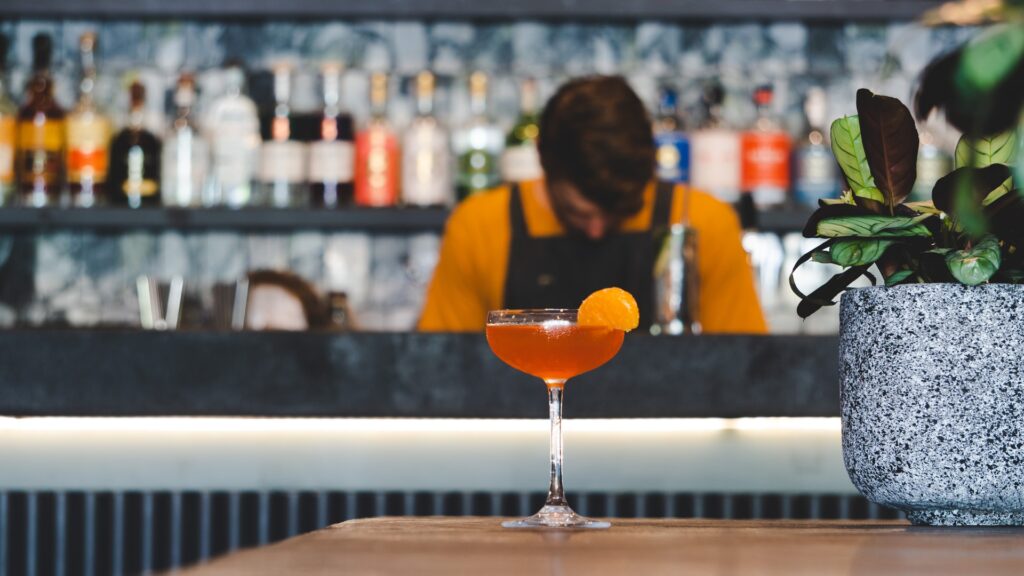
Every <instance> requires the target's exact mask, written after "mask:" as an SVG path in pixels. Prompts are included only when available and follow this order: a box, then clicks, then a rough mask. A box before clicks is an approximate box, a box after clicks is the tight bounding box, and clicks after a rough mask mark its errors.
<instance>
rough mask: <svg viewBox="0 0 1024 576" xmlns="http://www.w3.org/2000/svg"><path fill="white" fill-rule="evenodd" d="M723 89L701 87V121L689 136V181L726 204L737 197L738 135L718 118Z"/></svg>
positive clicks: (734, 200)
mask: <svg viewBox="0 0 1024 576" xmlns="http://www.w3.org/2000/svg"><path fill="white" fill-rule="evenodd" d="M724 101H725V90H724V89H723V88H722V85H721V84H718V83H711V84H709V85H708V86H706V87H705V89H704V94H703V98H702V103H703V106H704V120H703V122H702V123H701V126H700V128H699V129H698V130H696V131H695V132H694V133H693V134H692V135H691V137H690V157H691V161H690V181H691V183H692V184H693V187H694V188H697V189H700V190H704V191H706V192H709V193H711V194H712V195H714V196H715V197H716V198H718V199H719V200H721V201H723V202H728V203H729V204H733V203H735V202H736V201H737V200H739V197H740V135H739V133H738V132H736V131H735V130H733V129H732V128H731V127H729V126H728V125H727V124H726V123H725V121H724V120H723V118H722V104H723V102H724Z"/></svg>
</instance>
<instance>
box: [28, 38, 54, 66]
mask: <svg viewBox="0 0 1024 576" xmlns="http://www.w3.org/2000/svg"><path fill="white" fill-rule="evenodd" d="M52 56H53V39H51V38H50V35H49V34H46V33H45V32H40V33H38V34H36V35H35V36H33V37H32V66H33V68H34V69H36V70H40V69H43V68H47V67H49V66H50V58H51V57H52Z"/></svg>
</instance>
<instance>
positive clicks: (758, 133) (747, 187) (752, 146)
mask: <svg viewBox="0 0 1024 576" xmlns="http://www.w3.org/2000/svg"><path fill="white" fill-rule="evenodd" d="M772 97H773V92H772V87H771V86H761V87H759V88H758V89H757V90H755V91H754V104H755V105H757V121H756V122H755V124H754V128H753V129H752V130H749V131H747V132H744V133H743V137H742V139H741V143H740V163H741V168H740V174H741V178H740V185H741V188H742V190H743V191H744V192H746V193H749V194H751V195H752V196H753V200H754V203H755V204H757V206H758V207H760V208H768V207H773V206H779V205H781V204H785V203H786V198H787V195H788V193H789V187H790V172H789V160H790V152H791V150H792V147H793V143H792V139H791V138H790V136H789V134H788V133H787V132H786V131H785V130H783V129H782V126H781V124H780V123H779V121H778V120H777V119H776V118H775V116H774V115H773V114H772V111H771V106H772Z"/></svg>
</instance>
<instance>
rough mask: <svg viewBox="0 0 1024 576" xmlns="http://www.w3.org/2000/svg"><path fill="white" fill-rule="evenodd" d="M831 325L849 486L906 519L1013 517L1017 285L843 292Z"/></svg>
mask: <svg viewBox="0 0 1024 576" xmlns="http://www.w3.org/2000/svg"><path fill="white" fill-rule="evenodd" d="M840 322H841V329H840V343H839V354H840V374H841V380H842V390H841V397H842V417H843V456H844V459H845V461H846V469H847V471H848V472H849V474H850V479H851V480H853V484H854V486H856V487H857V489H858V490H860V491H861V492H862V493H863V494H864V495H865V496H867V497H868V499H870V500H871V501H873V502H877V503H879V504H883V505H886V506H891V507H893V508H898V509H901V510H904V511H906V512H907V515H908V517H909V518H910V520H911V521H912V522H914V523H915V524H932V525H960V526H969V525H1017V526H1019V525H1024V286H1012V285H986V286H980V287H976V288H968V287H965V286H960V285H953V284H928V285H923V284H922V285H913V286H898V287H894V288H882V287H878V288H862V289H857V290H851V291H849V292H847V293H846V294H845V295H844V296H843V299H842V305H841V311H840Z"/></svg>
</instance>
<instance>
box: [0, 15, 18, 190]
mask: <svg viewBox="0 0 1024 576" xmlns="http://www.w3.org/2000/svg"><path fill="white" fill-rule="evenodd" d="M9 46H10V44H9V41H8V39H7V36H4V35H2V34H0V206H11V205H13V204H14V202H15V198H16V196H17V186H16V184H15V179H14V153H15V150H17V144H18V142H17V141H18V138H17V134H18V132H17V126H18V107H17V106H16V105H15V104H14V101H13V100H11V97H10V96H9V95H8V94H7V49H8V47H9Z"/></svg>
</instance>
